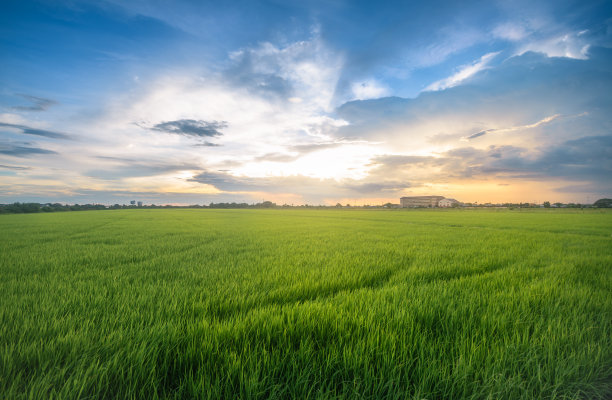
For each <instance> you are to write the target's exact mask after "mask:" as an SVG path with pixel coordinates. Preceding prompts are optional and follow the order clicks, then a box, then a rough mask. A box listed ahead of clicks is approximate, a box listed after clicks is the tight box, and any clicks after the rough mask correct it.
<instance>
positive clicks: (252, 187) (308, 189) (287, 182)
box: [190, 171, 412, 202]
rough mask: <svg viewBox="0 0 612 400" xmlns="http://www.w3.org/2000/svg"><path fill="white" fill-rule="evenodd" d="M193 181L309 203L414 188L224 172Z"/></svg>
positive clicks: (381, 182) (404, 184)
mask: <svg viewBox="0 0 612 400" xmlns="http://www.w3.org/2000/svg"><path fill="white" fill-rule="evenodd" d="M190 181H193V182H199V183H205V184H208V185H212V186H214V187H216V188H217V189H219V190H222V191H225V192H263V191H265V192H268V193H294V194H297V195H299V196H302V197H303V198H304V199H307V201H315V202H318V201H323V200H324V199H326V198H338V197H352V196H364V195H373V196H388V195H389V194H390V193H395V192H399V191H400V190H402V189H405V188H408V187H411V186H412V185H411V184H410V183H408V182H403V181H396V180H393V181H391V180H385V179H380V180H368V179H364V180H357V179H344V180H340V181H338V180H335V179H318V178H312V177H308V176H303V175H291V176H278V177H243V176H234V175H231V174H230V173H227V172H224V171H204V172H202V173H200V174H198V175H196V176H194V177H193V178H192V179H190Z"/></svg>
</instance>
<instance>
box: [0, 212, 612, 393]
mask: <svg viewBox="0 0 612 400" xmlns="http://www.w3.org/2000/svg"><path fill="white" fill-rule="evenodd" d="M0 277H1V280H0V398H3V399H12V398H16V399H21V398H23V399H25V398H32V399H48V398H70V399H77V398H96V399H97V398H121V399H128V398H133V399H154V398H170V399H172V398H177V399H179V398H211V399H231V398H242V399H264V398H299V399H322V398H356V399H357V398H359V399H380V398H384V399H405V398H414V399H464V398H465V399H541V398H544V399H609V398H611V396H612V213H610V212H606V211H602V210H587V211H576V210H531V211H525V210H521V211H518V210H513V211H508V210H501V211H500V210H384V211H383V210H344V209H342V210H308V209H306V210H296V209H288V210H206V209H197V210H196V209H193V210H190V209H168V210H144V209H143V210H113V211H87V212H70V213H51V214H28V215H2V216H0Z"/></svg>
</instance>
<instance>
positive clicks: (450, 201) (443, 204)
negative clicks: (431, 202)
mask: <svg viewBox="0 0 612 400" xmlns="http://www.w3.org/2000/svg"><path fill="white" fill-rule="evenodd" d="M455 204H457V205H458V204H459V202H458V201H457V200H455V199H442V200H440V201H439V202H438V207H452V206H453V205H455Z"/></svg>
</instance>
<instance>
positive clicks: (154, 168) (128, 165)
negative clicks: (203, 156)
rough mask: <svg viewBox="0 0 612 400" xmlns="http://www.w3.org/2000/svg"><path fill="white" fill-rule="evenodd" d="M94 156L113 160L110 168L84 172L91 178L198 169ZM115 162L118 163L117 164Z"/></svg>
mask: <svg viewBox="0 0 612 400" xmlns="http://www.w3.org/2000/svg"><path fill="white" fill-rule="evenodd" d="M96 158H98V159H102V160H108V161H112V162H114V164H115V166H113V167H112V168H99V169H92V170H89V171H87V172H86V173H85V175H87V176H89V177H91V178H97V179H106V180H115V179H120V178H127V177H141V176H156V175H163V174H167V173H172V172H178V171H186V170H196V171H197V170H200V169H201V168H200V167H199V166H198V165H195V164H187V163H177V164H171V163H160V162H155V161H147V160H142V161H135V160H131V159H127V158H118V157H105V156H97V157H96ZM117 163H119V164H120V165H118V166H117Z"/></svg>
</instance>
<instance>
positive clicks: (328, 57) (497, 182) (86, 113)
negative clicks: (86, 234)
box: [0, 1, 612, 204]
mask: <svg viewBox="0 0 612 400" xmlns="http://www.w3.org/2000/svg"><path fill="white" fill-rule="evenodd" d="M3 5H4V7H3V9H4V10H3V13H2V14H1V15H0V53H1V54H2V60H3V61H2V63H1V64H0V87H1V90H0V202H12V201H43V202H47V201H51V202H56V201H58V202H69V203H74V202H77V203H85V202H101V203H108V204H113V203H126V202H128V201H129V200H131V199H138V200H143V201H145V202H152V203H157V204H159V203H177V204H193V203H199V204H203V203H208V202H211V201H214V202H219V201H247V202H252V201H261V199H266V200H272V201H276V202H279V203H288V204H303V203H310V204H335V203H336V202H338V201H340V202H343V203H344V202H351V203H369V204H378V203H381V202H386V201H392V202H398V199H399V197H401V196H404V195H421V194H441V195H444V196H447V197H454V198H457V199H459V200H462V201H479V202H487V201H493V202H498V201H544V200H550V201H557V200H558V201H575V202H587V201H591V202H592V201H594V200H596V199H597V198H600V197H605V196H608V197H610V196H612V132H611V128H612V118H611V117H610V116H609V110H610V109H612V104H611V103H612V95H611V93H612V4H610V2H606V1H589V2H584V1H583V2H561V1H549V2H545V1H541V2H533V1H529V2H527V1H525V2H520V1H509V2H503V1H499V2H496V1H487V2H484V1H482V2H452V1H440V2H427V3H424V2H419V3H417V2H367V1H363V2H359V1H311V2H306V1H299V2H298V1H295V2H292V1H267V2H257V1H244V2H240V1H236V2H196V1H173V2H167V1H130V2H121V1H42V2H36V1H6V2H4V3H3Z"/></svg>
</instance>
